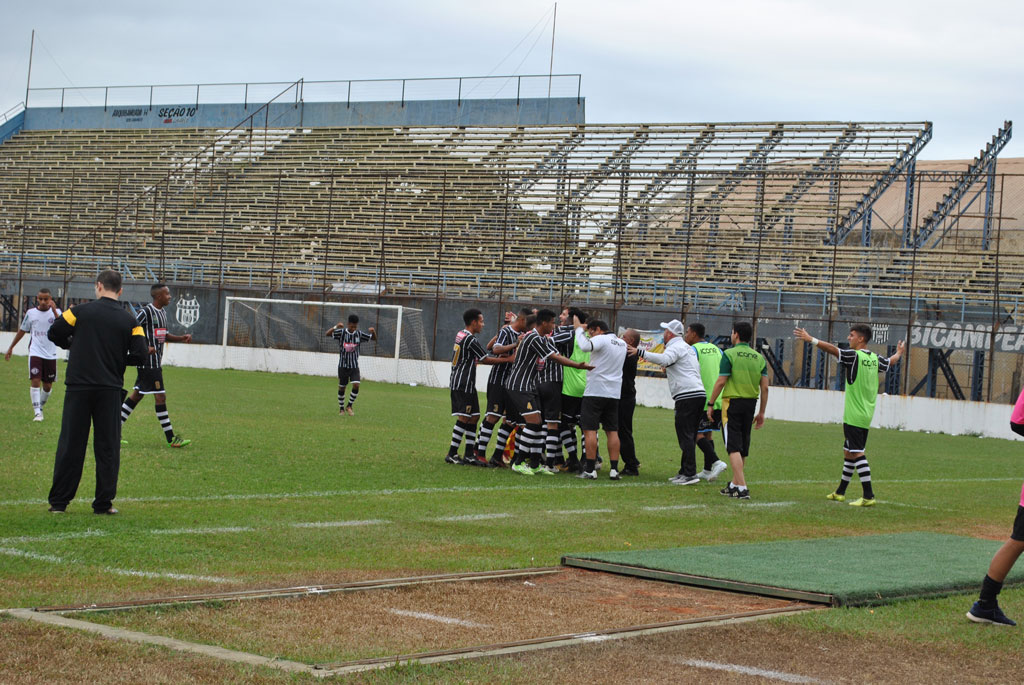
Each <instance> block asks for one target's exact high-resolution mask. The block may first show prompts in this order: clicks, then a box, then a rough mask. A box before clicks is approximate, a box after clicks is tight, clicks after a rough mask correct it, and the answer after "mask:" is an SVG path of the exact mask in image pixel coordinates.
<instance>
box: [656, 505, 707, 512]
mask: <svg viewBox="0 0 1024 685" xmlns="http://www.w3.org/2000/svg"><path fill="white" fill-rule="evenodd" d="M707 506H708V505H706V504H670V505H668V506H664V507H640V508H641V509H642V510H643V511H678V510H681V509H704V508H706V507H707Z"/></svg>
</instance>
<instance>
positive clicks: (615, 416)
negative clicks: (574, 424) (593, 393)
mask: <svg viewBox="0 0 1024 685" xmlns="http://www.w3.org/2000/svg"><path fill="white" fill-rule="evenodd" d="M600 427H604V430H605V432H606V433H608V432H617V431H618V430H619V400H618V398H617V397H584V398H583V403H582V405H581V407H580V428H582V429H583V430H585V431H596V430H597V429H598V428H600Z"/></svg>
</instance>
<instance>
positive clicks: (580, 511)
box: [548, 509, 615, 516]
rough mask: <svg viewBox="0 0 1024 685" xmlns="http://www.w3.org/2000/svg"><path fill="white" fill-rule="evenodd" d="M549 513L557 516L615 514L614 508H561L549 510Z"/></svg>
mask: <svg viewBox="0 0 1024 685" xmlns="http://www.w3.org/2000/svg"><path fill="white" fill-rule="evenodd" d="M548 513H549V514H555V515H556V516H573V515H575V514H614V513H615V510H614V509H561V510H558V511H549V512H548Z"/></svg>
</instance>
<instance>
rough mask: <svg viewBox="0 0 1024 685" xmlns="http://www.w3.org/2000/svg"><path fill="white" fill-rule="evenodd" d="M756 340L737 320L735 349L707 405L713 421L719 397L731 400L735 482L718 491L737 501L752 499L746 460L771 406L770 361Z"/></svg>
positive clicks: (728, 430) (728, 438)
mask: <svg viewBox="0 0 1024 685" xmlns="http://www.w3.org/2000/svg"><path fill="white" fill-rule="evenodd" d="M753 337H754V328H753V326H751V325H750V324H749V323H748V322H746V321H737V322H735V323H734V324H733V325H732V347H730V348H729V349H727V350H726V351H725V353H724V354H723V355H722V361H721V362H720V364H719V369H718V380H717V381H715V387H714V389H713V390H712V391H711V394H710V395H709V396H708V403H707V415H708V418H709V419H713V418H714V407H715V402H717V401H718V398H719V397H724V398H725V399H727V400H728V401H729V406H728V407H727V408H726V410H725V416H726V424H725V450H726V451H727V452H728V453H729V464H730V466H732V480H731V481H729V484H728V485H726V486H725V487H724V488H722V489H721V490H720V491H719V492H720V493H721V494H723V495H725V496H726V497H735V498H736V499H750V490H749V489H748V488H747V480H746V477H745V476H744V474H743V460H744V459H746V458H747V455H748V453H749V452H750V433H751V428H753V427H756V428H761V427H762V426H764V410H765V408H766V407H767V406H768V362H767V361H765V358H764V357H763V356H762V355H761V353H760V352H758V351H757V350H755V349H754V348H752V347H751V346H750V342H751V340H752V339H753ZM758 397H760V398H761V406H760V407H758V406H757V398H758ZM755 409H757V414H756V415H755V414H754V410H755Z"/></svg>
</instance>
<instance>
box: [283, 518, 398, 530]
mask: <svg viewBox="0 0 1024 685" xmlns="http://www.w3.org/2000/svg"><path fill="white" fill-rule="evenodd" d="M382 523H390V522H389V521H385V520H384V519H366V520H363V521H306V522H300V523H292V524H289V525H291V527H292V528H347V527H349V526H377V525H380V524H382Z"/></svg>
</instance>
